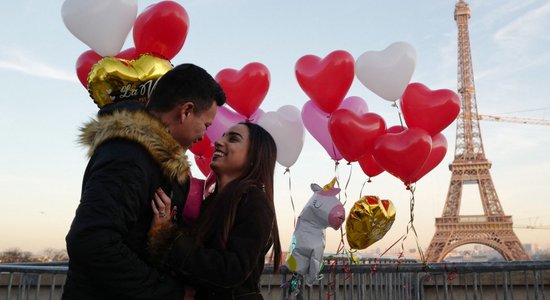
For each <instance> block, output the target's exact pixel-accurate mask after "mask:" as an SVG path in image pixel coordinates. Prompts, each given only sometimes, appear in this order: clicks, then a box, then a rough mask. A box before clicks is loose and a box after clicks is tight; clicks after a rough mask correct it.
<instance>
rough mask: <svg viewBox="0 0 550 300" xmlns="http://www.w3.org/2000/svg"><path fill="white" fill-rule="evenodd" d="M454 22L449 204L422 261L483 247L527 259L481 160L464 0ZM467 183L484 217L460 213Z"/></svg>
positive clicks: (486, 163) (486, 165) (467, 11)
mask: <svg viewBox="0 0 550 300" xmlns="http://www.w3.org/2000/svg"><path fill="white" fill-rule="evenodd" d="M454 18H455V20H456V23H457V27H458V93H459V95H460V98H461V104H460V105H461V114H460V116H459V118H458V119H457V126H456V147H455V157H454V161H453V162H452V164H451V165H450V166H449V168H450V170H451V172H452V175H451V183H450V185H449V191H448V193H447V200H446V202H445V207H444V208H443V213H442V216H441V217H440V218H436V220H435V227H436V229H435V234H434V236H433V238H432V241H431V243H430V246H429V247H428V251H427V253H426V260H427V261H429V262H439V261H442V260H443V259H444V258H445V256H446V255H447V254H448V253H449V252H450V251H451V250H453V249H455V248H457V247H460V246H462V245H466V244H482V245H486V246H489V247H491V248H493V249H494V250H496V251H498V252H499V253H500V254H501V255H502V256H503V257H504V259H506V260H508V261H510V260H528V259H529V256H528V255H527V253H526V252H525V250H524V249H523V246H522V245H521V243H520V241H519V239H518V237H517V236H516V234H515V233H514V230H513V228H512V217H511V216H506V215H505V214H504V211H503V210H502V207H501V205H500V201H499V199H498V196H497V193H496V190H495V186H494V185H493V180H492V178H491V174H490V173H489V169H490V168H491V162H490V161H489V160H487V158H486V157H485V152H484V150H483V143H482V139H481V131H480V128H479V116H478V113H477V103H476V96H475V87H474V74H473V68H472V55H471V49H470V38H469V32H468V19H469V18H470V8H469V6H468V4H467V3H466V2H464V0H459V1H458V2H457V3H456V6H455V11H454ZM465 184H477V185H478V188H479V193H480V196H481V202H482V203H481V204H482V207H483V211H484V214H483V215H460V201H461V198H462V189H463V185H465Z"/></svg>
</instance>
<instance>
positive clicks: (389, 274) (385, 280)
mask: <svg viewBox="0 0 550 300" xmlns="http://www.w3.org/2000/svg"><path fill="white" fill-rule="evenodd" d="M331 262H332V263H331V264H328V262H327V264H326V266H325V268H324V270H323V272H322V278H320V280H319V281H318V282H316V283H315V284H314V285H313V286H311V287H309V286H306V285H304V284H303V283H302V284H301V285H300V286H298V287H297V290H294V292H295V293H291V292H290V289H289V288H288V287H286V285H285V283H289V280H290V279H291V278H292V274H291V273H290V272H288V270H287V269H286V268H284V267H283V268H281V270H280V271H281V272H280V273H277V274H274V273H273V268H272V266H270V265H267V266H266V268H265V271H264V274H263V276H262V279H261V287H262V294H263V295H264V298H265V299H331V300H332V299H388V300H389V299H392V300H393V299H407V300H408V299H445V300H447V299H475V300H477V299H546V295H550V289H549V287H550V260H538V261H515V262H503V261H500V262H461V263H458V262H456V263H430V264H421V263H415V262H413V261H411V260H407V261H404V260H384V261H383V263H382V262H380V261H378V260H366V261H364V262H366V263H364V264H359V265H348V264H347V263H346V260H344V259H342V260H332V261H331ZM66 272H67V265H66V262H54V263H38V264H37V263H17V264H0V299H9V300H12V299H22V300H24V299H60V298H61V294H62V292H63V285H64V283H65V277H66ZM281 286H285V288H282V287H281ZM296 292H297V293H296ZM3 297H4V298H3Z"/></svg>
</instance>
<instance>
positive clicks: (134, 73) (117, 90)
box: [88, 54, 173, 108]
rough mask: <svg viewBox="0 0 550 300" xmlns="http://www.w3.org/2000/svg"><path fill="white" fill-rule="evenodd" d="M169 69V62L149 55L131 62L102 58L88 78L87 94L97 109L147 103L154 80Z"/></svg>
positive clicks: (114, 58) (170, 66)
mask: <svg viewBox="0 0 550 300" xmlns="http://www.w3.org/2000/svg"><path fill="white" fill-rule="evenodd" d="M172 68H173V66H172V64H171V63H170V61H168V60H166V59H163V58H160V57H156V56H152V55H149V54H142V55H141V56H139V57H138V58H137V59H134V60H125V59H121V58H116V57H105V58H103V59H101V60H100V61H99V62H97V63H96V64H95V65H94V66H93V67H92V70H91V71H90V74H88V92H89V93H90V97H92V99H93V100H94V102H95V103H96V104H97V106H98V107H99V108H102V107H103V106H105V105H107V104H109V103H113V102H116V101H123V100H138V101H142V102H144V103H147V101H148V100H149V96H150V95H151V92H152V91H153V87H154V86H155V84H156V82H157V80H158V79H159V78H160V77H161V76H162V75H164V74H165V73H166V72H168V71H169V70H171V69H172Z"/></svg>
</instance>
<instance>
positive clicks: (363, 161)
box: [359, 154, 384, 177]
mask: <svg viewBox="0 0 550 300" xmlns="http://www.w3.org/2000/svg"><path fill="white" fill-rule="evenodd" d="M359 166H361V169H362V170H363V173H365V174H366V175H367V176H369V177H374V176H377V175H380V174H381V173H382V172H384V168H382V167H381V166H380V165H378V163H377V162H376V160H374V157H373V156H372V154H367V155H365V156H363V157H361V158H360V159H359Z"/></svg>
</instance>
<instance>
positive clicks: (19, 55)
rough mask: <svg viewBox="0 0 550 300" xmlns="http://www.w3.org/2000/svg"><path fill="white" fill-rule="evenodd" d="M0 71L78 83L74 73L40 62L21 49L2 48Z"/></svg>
mask: <svg viewBox="0 0 550 300" xmlns="http://www.w3.org/2000/svg"><path fill="white" fill-rule="evenodd" d="M0 70H11V71H16V72H20V73H23V74H27V75H31V76H36V77H42V78H49V79H55V80H64V81H71V82H76V81H77V77H76V75H75V74H74V73H73V72H69V71H67V70H62V69H59V68H56V67H55V66H51V65H48V64H47V63H44V62H40V61H38V60H37V59H35V58H34V57H32V56H30V55H28V54H27V53H25V52H24V51H23V50H21V49H7V48H0Z"/></svg>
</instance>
